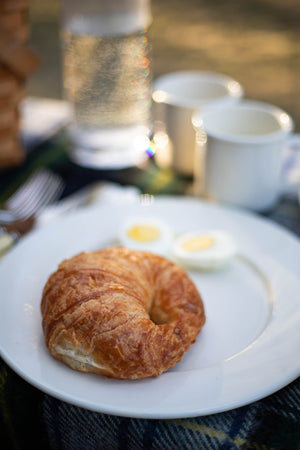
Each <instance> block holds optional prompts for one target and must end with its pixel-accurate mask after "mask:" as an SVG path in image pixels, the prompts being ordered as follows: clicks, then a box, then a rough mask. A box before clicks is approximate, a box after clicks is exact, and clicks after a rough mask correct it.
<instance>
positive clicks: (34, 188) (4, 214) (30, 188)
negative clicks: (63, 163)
mask: <svg viewBox="0 0 300 450" xmlns="http://www.w3.org/2000/svg"><path fill="white" fill-rule="evenodd" d="M63 187H64V183H63V181H62V179H61V177H60V176H58V175H56V174H54V173H52V172H50V171H49V170H45V169H42V170H38V171H36V172H35V173H34V174H33V175H32V176H31V177H30V178H29V179H28V180H27V181H26V182H25V184H24V185H22V186H21V187H20V188H19V189H18V190H17V191H16V192H15V194H13V196H12V197H10V198H9V199H8V200H7V202H6V203H5V204H4V209H2V210H0V256H2V255H3V254H4V253H5V252H6V251H7V250H8V249H9V248H10V247H11V246H12V245H13V244H14V243H15V242H17V241H18V240H19V238H20V237H21V236H22V235H23V234H26V233H27V232H28V231H30V230H31V229H32V228H33V226H34V224H35V215H37V214H38V213H39V212H41V211H42V210H43V209H44V208H45V207H46V206H47V205H49V204H51V203H53V202H55V201H56V200H58V198H59V197H60V195H61V193H62V190H63Z"/></svg>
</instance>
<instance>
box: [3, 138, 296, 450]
mask: <svg viewBox="0 0 300 450" xmlns="http://www.w3.org/2000/svg"><path fill="white" fill-rule="evenodd" d="M41 166H48V167H51V168H52V169H54V170H55V171H57V172H59V173H60V174H61V175H62V176H63V178H64V179H65V181H66V189H65V192H64V194H63V195H68V194H71V193H72V192H74V191H76V190H77V189H79V188H81V187H83V186H85V185H86V184H88V183H92V182H93V181H98V180H107V181H113V182H118V183H120V184H132V185H136V186H138V187H139V188H140V189H141V190H142V192H147V193H150V194H170V193H172V194H177V195H179V194H183V193H185V192H188V190H189V188H190V180H189V179H186V178H184V177H178V176H175V175H174V174H173V173H172V172H171V171H162V170H159V169H158V168H157V167H156V166H155V165H154V164H150V165H149V167H147V168H146V169H128V170H122V171H118V172H114V171H105V172H102V171H95V170H89V169H83V168H79V167H77V166H75V165H73V164H72V163H71V162H70V161H69V159H68V157H67V154H66V142H65V140H64V137H63V136H58V137H56V139H55V140H53V141H52V142H50V143H46V144H44V145H42V146H41V147H40V148H39V149H37V151H35V152H33V153H31V154H29V155H28V158H27V160H26V162H25V164H24V165H23V166H22V167H20V168H17V169H14V170H8V171H5V172H2V173H1V176H0V203H2V202H3V201H4V200H5V199H6V198H7V197H8V196H9V195H10V194H11V193H12V192H13V191H14V190H15V189H16V188H17V187H18V185H19V184H21V183H23V182H24V179H25V178H26V177H27V176H28V175H29V174H30V173H31V172H32V171H33V170H34V169H36V168H37V167H41ZM266 217H269V218H271V219H272V220H274V221H276V222H277V223H279V224H281V225H284V226H285V227H287V228H289V229H290V230H291V231H293V232H294V233H296V234H298V235H299V236H300V208H299V206H298V203H297V200H296V199H295V197H285V198H283V199H282V201H281V202H280V203H279V204H278V205H277V207H276V208H274V210H273V211H272V212H270V213H269V214H266ZM1 300H2V299H1ZM0 411H1V413H0V442H1V448H3V449H5V450H6V449H7V450H10V449H20V450H22V449H23V448H24V449H25V448H29V447H33V446H35V447H36V448H40V449H44V450H48V449H49V450H51V449H54V450H56V449H61V450H68V449H72V450H77V449H78V450H81V449H82V450H90V449H91V450H92V449H97V450H98V449H101V450H106V449H107V450H113V449H120V450H127V449H128V450H139V449H141V450H142V449H144V450H147V449H151V450H177V449H178V450H179V449H180V450H194V449H195V450H196V449H197V450H198V449H200V450H201V449H208V450H210V449H212V450H214V449H225V450H231V449H257V450H270V449H274V450H285V449H286V450H297V449H298V450H299V449H300V378H298V379H297V380H295V381H294V382H293V383H291V384H290V385H289V386H287V387H285V388H283V389H281V390H280V391H279V392H277V393H275V394H273V395H271V396H269V397H268V398H265V399H263V400H260V401H258V402H255V403H252V404H250V405H248V406H244V407H241V408H238V409H234V410H232V411H227V412H224V413H219V414H215V415H209V416H203V417H195V418H186V419H180V420H179V419H178V420H146V419H133V418H125V417H118V416H109V415H105V414H100V413H96V412H92V411H88V410H85V409H83V408H79V407H76V406H73V405H70V404H67V403H64V402H62V401H60V400H57V399H54V398H53V397H51V396H49V395H46V394H44V393H42V392H41V391H39V390H38V389H36V388H34V387H33V386H31V385H29V384H28V383H27V382H26V381H24V380H23V379H21V378H20V377H19V376H18V375H17V374H16V373H15V372H14V371H13V370H12V369H10V368H9V367H8V366H7V365H6V364H5V363H4V361H3V360H1V359H0Z"/></svg>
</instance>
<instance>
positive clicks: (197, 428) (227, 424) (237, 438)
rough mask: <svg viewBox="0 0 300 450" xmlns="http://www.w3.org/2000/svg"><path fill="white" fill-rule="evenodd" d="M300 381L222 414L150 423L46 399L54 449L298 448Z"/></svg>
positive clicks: (213, 449) (145, 420)
mask: <svg viewBox="0 0 300 450" xmlns="http://www.w3.org/2000/svg"><path fill="white" fill-rule="evenodd" d="M299 397H300V379H298V380H296V381H295V382H294V383H292V384H291V385H290V386H288V387H286V388H284V389H282V390H280V391H279V392H278V393H277V394H274V395H271V396H269V397H268V398H266V399H264V400H260V401H257V402H255V403H252V404H250V405H249V406H244V407H241V408H238V409H234V410H232V411H227V412H223V413H219V414H214V415H209V416H203V417H196V418H188V419H176V420H175V419H172V420H147V419H132V418H125V417H117V416H115V417H114V416H109V415H105V414H99V413H95V412H91V411H86V410H84V409H81V408H78V407H76V406H71V405H67V404H65V403H63V402H61V401H58V400H55V399H53V398H51V397H49V396H45V397H44V401H43V412H44V417H45V422H46V424H47V432H48V434H49V438H50V443H51V445H52V448H59V449H62V450H71V449H87V450H92V449H93V450H94V449H95V450H96V449H107V450H110V449H111V450H119V449H120V450H139V449H141V450H142V449H143V450H148V449H149V450H150V449H151V450H161V449H164V450H177V449H180V450H199V449H211V450H217V449H224V450H225V449H226V450H234V449H257V450H271V449H274V450H277V449H278V450H279V449H280V450H283V449H291V450H292V449H297V448H299V444H300V404H299Z"/></svg>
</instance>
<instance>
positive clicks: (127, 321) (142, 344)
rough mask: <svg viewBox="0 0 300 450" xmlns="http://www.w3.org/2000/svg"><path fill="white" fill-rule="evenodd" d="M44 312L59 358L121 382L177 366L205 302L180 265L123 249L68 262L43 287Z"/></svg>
mask: <svg viewBox="0 0 300 450" xmlns="http://www.w3.org/2000/svg"><path fill="white" fill-rule="evenodd" d="M41 311H42V316H43V331H44V335H45V342H46V345H47V347H48V349H49V350H50V352H51V354H52V355H53V356H54V357H55V358H57V359H59V360H61V361H63V362H64V363H66V364H67V365H69V366H70V367H72V368H73V369H76V370H79V371H82V372H94V373H98V374H102V375H106V376H109V377H114V378H120V379H137V378H146V377H153V376H158V375H160V374H161V373H162V372H164V371H166V370H167V369H169V368H170V367H173V366H174V364H176V363H177V362H178V361H180V360H181V359H182V357H183V355H184V353H185V352H186V351H187V350H188V349H189V347H190V345H191V344H192V343H193V342H194V341H195V339H196V336H197V335H198V333H199V331H200V330H201V328H202V326H203V324H204V322H205V313H204V306H203V303H202V300H201V297H200V295H199V293H198V291H197V289H196V287H195V285H194V283H193V282H192V280H191V279H190V278H189V277H188V275H187V274H186V272H185V271H184V270H183V269H182V268H181V267H179V266H177V265H176V264H174V263H172V262H170V261H169V260H167V259H165V258H163V257H161V256H158V255H154V254H152V253H149V252H144V251H132V250H128V249H126V248H124V247H113V248H107V249H103V250H99V251H95V252H90V253H81V254H79V255H76V256H74V257H73V258H71V259H68V260H65V261H63V262H62V263H61V264H60V265H59V267H58V270H57V271H56V272H55V273H53V274H52V275H51V276H50V277H49V279H48V281H47V283H46V285H45V287H44V291H43V298H42V303H41Z"/></svg>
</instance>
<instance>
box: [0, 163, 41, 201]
mask: <svg viewBox="0 0 300 450" xmlns="http://www.w3.org/2000/svg"><path fill="white" fill-rule="evenodd" d="M46 177H48V172H46V171H43V170H38V171H36V172H35V173H34V174H33V175H31V176H30V177H29V178H28V180H27V181H26V182H25V183H24V185H23V186H22V187H21V188H19V189H18V190H17V191H16V192H15V193H14V194H13V195H12V196H11V197H10V198H9V199H8V200H7V201H6V203H5V205H4V206H5V208H6V209H9V210H15V209H18V207H20V206H21V205H22V204H23V202H24V201H25V200H26V198H28V193H30V192H31V191H32V190H33V188H35V187H38V186H39V185H40V184H41V183H42V182H43V180H44V179H45V178H46Z"/></svg>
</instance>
